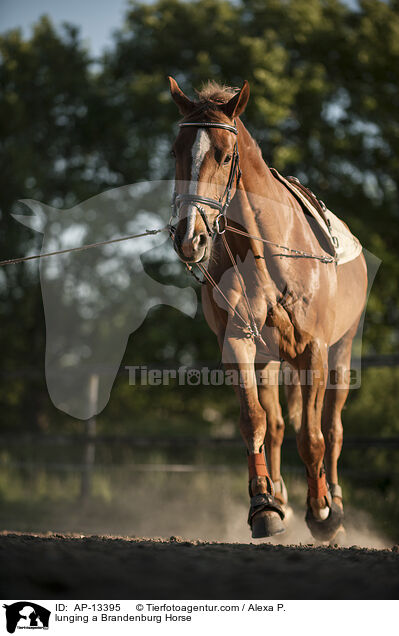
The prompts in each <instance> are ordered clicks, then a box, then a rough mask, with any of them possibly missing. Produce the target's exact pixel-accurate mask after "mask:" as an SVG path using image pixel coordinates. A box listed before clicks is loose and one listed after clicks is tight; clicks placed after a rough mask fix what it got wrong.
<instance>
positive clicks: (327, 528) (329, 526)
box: [305, 502, 344, 541]
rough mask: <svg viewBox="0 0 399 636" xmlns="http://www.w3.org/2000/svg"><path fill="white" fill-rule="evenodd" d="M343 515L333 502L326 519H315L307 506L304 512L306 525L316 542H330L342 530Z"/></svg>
mask: <svg viewBox="0 0 399 636" xmlns="http://www.w3.org/2000/svg"><path fill="white" fill-rule="evenodd" d="M343 518H344V513H343V511H342V510H341V508H340V507H339V506H338V505H337V504H336V503H334V502H332V503H331V505H330V512H329V515H328V517H327V519H324V520H323V521H319V520H318V519H315V517H314V515H313V511H312V508H311V507H310V506H309V507H308V509H307V512H306V517H305V520H306V523H307V526H308V528H309V530H310V532H311V533H312V535H313V537H314V538H315V539H317V540H318V541H331V540H332V539H334V537H335V535H336V534H337V533H338V531H339V530H341V528H342V521H343Z"/></svg>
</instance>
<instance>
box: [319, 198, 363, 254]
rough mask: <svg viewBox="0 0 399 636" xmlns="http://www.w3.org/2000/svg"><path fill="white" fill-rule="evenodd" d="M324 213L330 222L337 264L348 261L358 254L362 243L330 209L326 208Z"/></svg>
mask: <svg viewBox="0 0 399 636" xmlns="http://www.w3.org/2000/svg"><path fill="white" fill-rule="evenodd" d="M325 215H326V217H327V219H328V221H329V223H330V233H331V236H332V238H333V243H334V247H335V254H336V256H337V263H338V265H343V264H344V263H349V261H353V260H354V259H355V258H356V257H357V256H359V254H360V252H361V251H362V245H361V243H360V241H359V239H357V238H356V236H354V235H353V234H352V232H351V231H350V229H349V228H348V227H347V226H346V225H345V223H343V222H342V221H341V219H339V218H338V217H337V216H335V214H333V213H332V212H331V210H328V209H327V210H326V211H325Z"/></svg>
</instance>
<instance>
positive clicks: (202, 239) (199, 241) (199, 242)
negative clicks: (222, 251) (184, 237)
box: [193, 233, 206, 249]
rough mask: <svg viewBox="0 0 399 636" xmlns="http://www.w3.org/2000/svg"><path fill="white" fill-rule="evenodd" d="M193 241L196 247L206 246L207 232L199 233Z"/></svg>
mask: <svg viewBox="0 0 399 636" xmlns="http://www.w3.org/2000/svg"><path fill="white" fill-rule="evenodd" d="M193 243H194V246H195V248H196V249H199V248H201V247H205V245H206V234H204V233H201V234H198V236H196V237H195V239H194V241H193Z"/></svg>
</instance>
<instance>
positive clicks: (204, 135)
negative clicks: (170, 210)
mask: <svg viewBox="0 0 399 636" xmlns="http://www.w3.org/2000/svg"><path fill="white" fill-rule="evenodd" d="M210 147H211V140H210V138H209V135H208V131H207V130H204V128H199V129H198V132H197V136H196V138H195V141H194V144H193V147H192V149H191V158H192V162H191V181H190V186H189V193H190V194H197V190H198V179H199V175H200V170H201V166H202V163H203V161H204V158H205V155H206V153H207V152H208V150H209V149H210ZM196 213H197V208H196V207H194V206H193V205H189V206H188V210H187V229H186V234H185V236H184V239H183V240H186V239H189V238H190V237H191V236H192V235H193V233H194V226H195V217H196Z"/></svg>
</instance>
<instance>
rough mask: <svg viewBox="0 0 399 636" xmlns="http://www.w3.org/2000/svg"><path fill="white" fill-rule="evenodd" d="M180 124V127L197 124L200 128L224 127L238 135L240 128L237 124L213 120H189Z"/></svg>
mask: <svg viewBox="0 0 399 636" xmlns="http://www.w3.org/2000/svg"><path fill="white" fill-rule="evenodd" d="M179 126H180V128H183V127H184V126H197V127H198V128H223V129H224V130H228V131H229V132H232V133H234V135H238V130H237V128H236V127H235V126H230V124H222V123H217V122H211V121H187V122H183V123H182V124H179Z"/></svg>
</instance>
